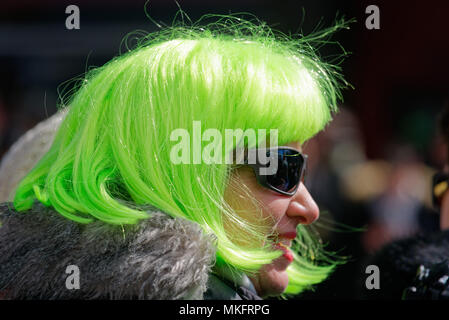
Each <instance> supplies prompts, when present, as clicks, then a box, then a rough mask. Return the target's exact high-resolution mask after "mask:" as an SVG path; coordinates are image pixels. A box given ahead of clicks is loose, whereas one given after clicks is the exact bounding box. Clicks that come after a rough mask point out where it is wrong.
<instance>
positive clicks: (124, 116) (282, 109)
mask: <svg viewBox="0 0 449 320" xmlns="http://www.w3.org/2000/svg"><path fill="white" fill-rule="evenodd" d="M207 17H210V16H207ZM214 18H216V20H217V21H215V22H214V23H212V24H208V25H206V26H200V21H201V20H200V21H199V22H198V24H193V25H191V26H188V27H186V26H176V25H175V26H173V27H169V28H165V29H164V30H162V31H159V32H155V33H151V34H149V35H146V36H145V37H143V38H141V40H140V41H139V42H138V43H137V45H136V47H135V48H133V49H132V50H129V52H127V53H126V54H123V55H121V56H118V57H116V58H114V59H113V60H111V61H110V62H108V63H107V64H105V65H104V66H102V67H99V68H97V69H94V70H91V71H89V72H88V73H87V74H86V75H85V77H84V78H83V79H82V81H80V82H79V83H78V86H77V87H76V92H75V93H74V94H73V95H72V96H71V97H70V100H68V101H63V103H61V107H63V105H68V107H67V108H68V109H69V110H68V113H67V115H66V117H65V119H64V120H63V122H62V124H61V126H60V128H59V130H58V131H57V133H56V136H55V138H54V142H53V144H52V146H51V148H50V150H49V151H48V152H47V153H46V154H45V155H44V156H43V158H42V159H41V160H40V161H39V162H38V164H37V165H36V166H35V167H34V168H33V169H32V170H31V171H30V172H29V173H28V175H27V176H26V177H25V178H24V179H23V180H22V181H21V183H20V184H19V186H18V188H17V190H16V194H15V197H14V206H15V208H16V210H18V211H25V210H27V209H29V208H30V207H31V206H32V205H33V202H34V201H35V199H37V200H39V201H40V202H42V203H43V204H45V205H47V206H52V207H53V208H54V209H55V210H56V211H58V212H59V213H60V214H61V215H63V216H65V217H66V218H68V219H72V220H74V221H76V222H79V223H89V222H92V221H94V220H97V219H98V220H102V221H104V222H106V223H109V224H118V225H126V224H136V223H138V222H139V220H141V219H147V218H149V213H148V212H146V211H145V210H142V209H140V206H142V205H148V204H149V205H152V206H154V207H156V208H158V209H160V210H162V211H164V212H166V213H167V214H169V215H171V216H174V217H181V218H185V219H188V220H191V221H194V222H196V223H198V224H199V225H200V226H201V227H202V229H203V230H204V232H205V233H209V234H210V233H212V234H214V235H215V236H216V239H217V241H216V247H217V263H226V264H229V265H231V266H233V267H234V268H235V269H237V270H241V271H244V272H247V273H251V272H256V271H257V270H258V269H260V267H261V266H262V265H264V264H268V263H271V262H272V260H273V259H275V258H277V257H279V256H280V255H281V254H282V253H281V252H280V251H272V250H270V245H269V241H267V245H266V246H265V247H263V248H258V247H255V248H248V247H246V246H245V247H244V246H242V245H241V244H237V243H235V242H234V241H233V240H232V239H231V238H230V237H229V235H228V234H227V232H226V231H225V228H224V223H223V221H224V219H223V217H224V216H226V217H227V218H229V219H230V220H231V221H234V222H235V223H236V224H238V225H239V226H240V227H243V228H244V229H245V230H248V234H249V235H250V236H251V238H254V237H256V238H258V239H265V240H267V235H266V234H263V233H262V231H261V230H262V229H260V228H259V226H257V225H254V224H252V223H249V222H248V221H246V220H245V219H242V218H241V217H240V216H239V215H238V214H236V212H234V211H233V209H232V208H231V207H230V206H229V205H227V204H226V203H225V201H224V197H223V195H224V192H225V189H226V187H227V185H228V183H229V177H230V173H231V171H232V166H231V165H228V164H224V162H223V164H206V163H201V164H174V163H172V161H170V150H171V148H172V146H173V144H174V143H173V142H171V141H170V134H171V132H173V130H175V129H178V128H184V129H186V130H188V131H189V132H191V130H192V123H193V121H194V120H196V121H201V129H202V132H204V130H206V129H207V128H215V129H217V130H218V131H219V132H221V133H224V131H225V129H237V128H239V129H242V130H246V129H266V130H269V129H277V130H278V143H279V145H282V144H285V143H288V142H292V141H300V142H304V141H306V140H307V139H309V138H311V137H312V136H313V135H315V134H316V133H317V132H318V131H320V130H321V129H323V128H324V126H325V125H326V124H327V123H328V121H329V120H330V119H331V111H333V110H335V108H336V103H337V99H338V98H340V93H339V87H338V83H339V80H340V78H339V76H338V73H336V68H335V67H332V66H330V65H327V64H325V63H323V62H321V61H320V60H319V59H318V58H317V55H316V54H315V52H314V50H313V49H312V44H313V42H314V41H315V40H316V41H318V42H320V41H321V42H322V41H325V40H323V39H325V38H326V36H327V35H328V34H330V33H331V32H333V31H334V30H335V29H338V28H339V27H341V26H344V23H340V24H337V25H336V26H335V27H333V28H330V29H326V30H323V31H321V32H319V33H315V34H313V35H310V36H308V37H301V38H299V39H294V38H293V37H290V36H286V35H283V34H280V33H275V32H274V31H273V30H271V29H270V28H269V27H268V26H266V25H265V24H264V23H260V22H257V23H254V22H251V21H249V20H246V19H242V18H239V17H236V16H214ZM256 143H257V142H256V141H248V142H247V143H246V144H245V145H246V146H247V147H251V146H255V145H256ZM203 144H205V142H203ZM236 145H237V142H235V143H234V145H233V148H234V147H235V146H236ZM224 151H225V153H224V154H226V153H227V152H229V151H231V150H224ZM253 200H254V199H252V200H251V199H249V200H248V201H253ZM297 231H298V237H297V239H296V241H295V242H294V248H295V253H294V257H295V260H294V262H293V263H292V264H291V265H290V267H289V268H288V270H287V272H288V275H289V286H288V288H287V290H286V291H285V292H284V294H296V293H299V292H301V291H302V290H304V289H305V288H308V287H310V285H312V284H316V283H319V282H321V281H322V280H323V279H325V278H326V276H327V275H328V274H329V273H330V272H331V271H332V269H333V268H334V267H335V265H336V262H335V261H334V260H332V259H331V258H330V255H329V254H328V253H325V252H324V250H322V248H321V244H320V243H319V242H318V240H316V239H315V238H314V237H312V236H311V235H310V234H309V233H308V232H307V230H306V229H305V227H304V226H301V225H300V226H298V230H297ZM244 237H246V235H242V238H244Z"/></svg>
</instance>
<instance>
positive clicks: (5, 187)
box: [0, 107, 67, 203]
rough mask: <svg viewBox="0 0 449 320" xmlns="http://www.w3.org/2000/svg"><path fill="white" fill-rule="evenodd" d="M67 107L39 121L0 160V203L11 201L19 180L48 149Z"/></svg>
mask: <svg viewBox="0 0 449 320" xmlns="http://www.w3.org/2000/svg"><path fill="white" fill-rule="evenodd" d="M66 114H67V107H66V108H64V109H61V110H60V111H58V112H57V113H55V114H54V115H52V116H51V117H50V118H48V119H46V120H44V121H41V122H39V123H38V124H37V125H36V126H35V127H34V128H32V129H30V130H28V131H27V132H26V133H25V134H24V135H22V136H21V137H20V138H19V140H17V141H16V142H15V143H14V144H13V145H12V146H11V148H10V149H9V150H8V152H7V153H6V154H5V155H4V156H3V158H2V160H1V162H0V203H1V202H5V201H12V200H13V199H12V197H13V192H14V191H15V189H16V187H17V185H18V184H19V182H20V180H22V178H23V177H24V176H25V175H26V174H27V173H28V172H29V171H30V170H31V169H32V168H33V167H34V165H35V164H36V163H37V162H38V161H39V160H40V159H41V158H42V156H43V155H44V154H45V153H46V152H47V151H48V150H49V149H50V146H51V144H52V143H53V139H54V135H55V133H56V131H57V130H58V128H59V126H60V124H61V122H62V120H63V119H64V118H65V116H66Z"/></svg>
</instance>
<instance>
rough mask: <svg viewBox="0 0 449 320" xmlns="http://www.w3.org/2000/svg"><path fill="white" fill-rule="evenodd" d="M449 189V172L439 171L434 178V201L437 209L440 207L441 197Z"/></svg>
mask: <svg viewBox="0 0 449 320" xmlns="http://www.w3.org/2000/svg"><path fill="white" fill-rule="evenodd" d="M447 189H449V174H447V173H444V172H437V173H435V175H434V176H433V179H432V201H433V205H434V207H435V208H436V209H439V208H440V205H441V199H442V198H443V195H444V194H445V193H446V191H447Z"/></svg>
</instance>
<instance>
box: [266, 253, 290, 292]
mask: <svg viewBox="0 0 449 320" xmlns="http://www.w3.org/2000/svg"><path fill="white" fill-rule="evenodd" d="M288 265H289V263H285V259H283V257H282V256H281V257H279V258H278V259H276V260H274V261H273V263H271V264H269V265H265V266H263V267H262V269H261V270H260V273H259V286H260V291H261V292H260V294H261V295H262V296H270V295H279V294H281V293H282V292H284V291H285V289H286V288H287V286H288V275H287V271H286V269H287V267H288Z"/></svg>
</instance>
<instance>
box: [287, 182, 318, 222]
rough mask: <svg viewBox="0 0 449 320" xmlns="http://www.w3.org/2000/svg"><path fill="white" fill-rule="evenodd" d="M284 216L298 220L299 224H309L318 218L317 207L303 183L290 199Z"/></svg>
mask: <svg viewBox="0 0 449 320" xmlns="http://www.w3.org/2000/svg"><path fill="white" fill-rule="evenodd" d="M286 214H287V216H289V217H291V218H296V219H297V220H299V223H300V224H311V223H312V222H314V221H315V220H317V219H318V217H319V216H320V209H319V208H318V205H317V204H316V203H315V200H313V198H312V196H311V195H310V193H309V191H308V190H307V188H306V187H305V186H304V184H303V183H301V184H300V185H299V188H298V190H297V191H296V193H295V195H294V196H293V197H292V198H291V201H290V204H289V206H288V208H287V212H286Z"/></svg>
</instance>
